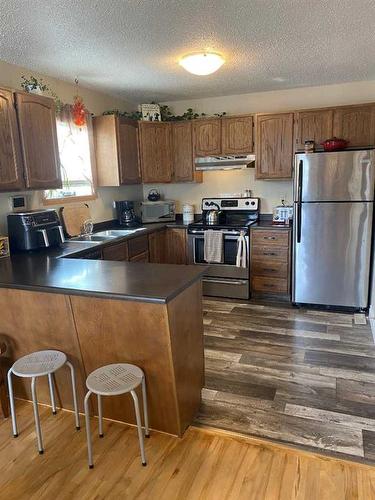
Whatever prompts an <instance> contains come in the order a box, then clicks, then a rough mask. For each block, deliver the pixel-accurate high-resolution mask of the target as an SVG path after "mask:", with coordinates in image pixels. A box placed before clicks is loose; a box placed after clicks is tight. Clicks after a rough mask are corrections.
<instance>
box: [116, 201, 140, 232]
mask: <svg viewBox="0 0 375 500" xmlns="http://www.w3.org/2000/svg"><path fill="white" fill-rule="evenodd" d="M114 207H115V208H116V215H117V220H118V222H119V224H120V226H125V227H139V226H140V225H141V220H140V218H139V217H137V215H136V213H135V211H134V202H133V201H128V200H124V201H115V202H114Z"/></svg>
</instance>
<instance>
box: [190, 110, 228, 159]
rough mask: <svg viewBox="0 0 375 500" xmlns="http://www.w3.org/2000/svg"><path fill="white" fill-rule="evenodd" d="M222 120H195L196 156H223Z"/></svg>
mask: <svg viewBox="0 0 375 500" xmlns="http://www.w3.org/2000/svg"><path fill="white" fill-rule="evenodd" d="M221 122H222V120H221V119H220V118H212V119H209V120H195V121H194V126H193V127H194V128H193V138H194V155H195V156H215V155H220V154H221V149H222V147H221Z"/></svg>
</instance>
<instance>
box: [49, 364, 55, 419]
mask: <svg viewBox="0 0 375 500" xmlns="http://www.w3.org/2000/svg"><path fill="white" fill-rule="evenodd" d="M48 385H49V394H50V396H51V405H52V413H53V414H54V415H56V413H57V411H56V401H55V384H54V381H53V373H49V374H48Z"/></svg>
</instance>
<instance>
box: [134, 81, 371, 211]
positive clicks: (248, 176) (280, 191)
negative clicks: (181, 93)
mask: <svg viewBox="0 0 375 500" xmlns="http://www.w3.org/2000/svg"><path fill="white" fill-rule="evenodd" d="M374 101H375V81H370V82H352V83H344V84H338V85H325V86H321V87H305V88H297V89H289V90H279V91H271V92H257V93H253V94H242V95H231V96H224V97H210V98H205V99H192V100H185V101H172V102H166V103H164V104H168V105H169V106H170V107H171V108H172V110H173V111H174V113H175V114H182V113H183V112H184V111H186V109H187V108H193V109H194V111H196V112H198V113H206V114H207V115H213V114H214V113H219V112H224V111H225V112H226V113H227V114H229V115H233V114H244V113H260V112H264V113H268V112H271V113H272V112H280V111H290V110H296V109H303V108H305V109H308V108H318V107H327V106H336V105H345V104H356V103H362V102H374ZM151 187H154V186H145V187H144V189H143V191H144V193H145V194H146V193H147V192H148V190H149V189H150V188H151ZM156 187H160V189H161V190H162V191H163V193H165V196H166V197H168V198H171V199H176V200H178V201H179V202H180V203H179V204H178V205H179V206H180V205H181V203H193V204H194V205H195V207H196V209H197V208H198V207H199V204H200V199H201V198H202V197H204V196H211V195H217V194H219V193H237V192H243V190H244V189H246V188H249V189H251V190H252V191H253V195H254V196H259V197H260V198H261V211H262V212H263V213H269V212H271V211H272V207H274V206H275V205H278V204H279V203H280V199H281V198H282V197H284V196H286V199H287V201H288V202H290V201H291V197H292V183H291V181H256V180H255V178H254V171H253V170H251V171H233V170H232V171H227V172H209V173H204V174H203V184H202V185H194V184H184V185H179V184H170V185H160V186H156Z"/></svg>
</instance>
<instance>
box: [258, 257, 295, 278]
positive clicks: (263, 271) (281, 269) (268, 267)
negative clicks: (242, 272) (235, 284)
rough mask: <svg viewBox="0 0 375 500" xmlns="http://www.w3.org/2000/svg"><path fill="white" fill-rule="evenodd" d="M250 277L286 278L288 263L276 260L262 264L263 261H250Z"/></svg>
mask: <svg viewBox="0 0 375 500" xmlns="http://www.w3.org/2000/svg"><path fill="white" fill-rule="evenodd" d="M251 275H252V276H275V277H276V278H287V277H288V263H287V262H281V261H277V260H270V261H267V262H264V261H263V260H256V259H254V260H252V261H251Z"/></svg>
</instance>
